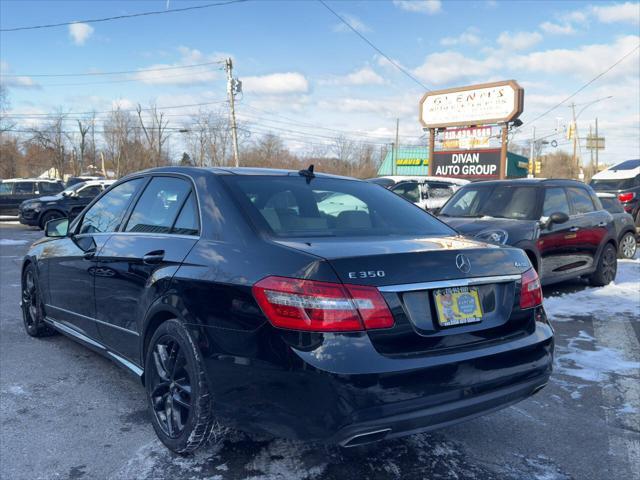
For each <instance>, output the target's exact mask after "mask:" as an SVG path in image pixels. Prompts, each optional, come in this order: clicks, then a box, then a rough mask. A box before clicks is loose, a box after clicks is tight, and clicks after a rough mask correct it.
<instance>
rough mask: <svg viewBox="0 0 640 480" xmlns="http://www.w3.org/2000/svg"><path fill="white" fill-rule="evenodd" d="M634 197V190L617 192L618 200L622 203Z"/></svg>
mask: <svg viewBox="0 0 640 480" xmlns="http://www.w3.org/2000/svg"><path fill="white" fill-rule="evenodd" d="M634 198H636V194H635V193H634V192H626V193H620V194H618V200H620V201H621V202H622V203H624V202H630V201H631V200H633V199H634Z"/></svg>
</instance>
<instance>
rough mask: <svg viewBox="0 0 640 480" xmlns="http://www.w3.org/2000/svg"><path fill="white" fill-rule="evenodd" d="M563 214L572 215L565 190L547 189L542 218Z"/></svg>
mask: <svg viewBox="0 0 640 480" xmlns="http://www.w3.org/2000/svg"><path fill="white" fill-rule="evenodd" d="M557 212H562V213H566V214H567V215H571V211H570V210H569V201H568V200H567V194H566V193H565V191H564V188H547V189H545V191H544V204H543V206H542V216H543V217H550V216H551V214H553V213H557Z"/></svg>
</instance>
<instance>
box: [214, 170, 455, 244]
mask: <svg viewBox="0 0 640 480" xmlns="http://www.w3.org/2000/svg"><path fill="white" fill-rule="evenodd" d="M221 178H223V181H225V182H226V183H227V184H228V185H229V187H230V189H231V191H232V192H233V194H234V195H235V197H236V199H237V200H238V201H239V202H240V203H241V204H242V205H243V207H244V209H245V211H246V212H247V213H248V215H249V217H250V218H251V220H252V222H253V224H254V225H255V226H256V228H257V229H258V230H260V231H262V232H266V233H268V234H270V235H273V236H277V237H283V238H294V237H305V238H306V237H343V236H344V237H346V236H359V237H373V236H442V235H455V232H454V231H453V230H452V229H451V228H449V227H447V226H446V225H445V224H443V223H442V222H440V221H439V220H437V219H435V218H434V217H432V216H431V215H429V214H428V213H426V212H425V211H423V210H420V209H419V208H417V207H416V206H414V205H412V204H410V203H408V202H406V201H405V200H403V199H402V198H400V197H398V196H397V195H395V194H393V193H391V192H390V191H388V190H386V189H383V188H380V187H379V186H377V185H374V184H371V183H368V182H360V181H355V180H342V179H333V178H321V177H316V178H313V179H311V181H310V182H308V183H307V180H306V179H305V178H304V177H301V176H288V177H276V176H240V175H238V176H232V175H230V176H225V177H221Z"/></svg>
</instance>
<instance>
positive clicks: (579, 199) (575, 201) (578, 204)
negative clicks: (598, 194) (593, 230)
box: [567, 187, 594, 215]
mask: <svg viewBox="0 0 640 480" xmlns="http://www.w3.org/2000/svg"><path fill="white" fill-rule="evenodd" d="M567 194H568V195H569V200H570V201H571V205H572V206H573V212H574V213H575V214H577V215H581V214H583V213H589V212H593V211H594V207H593V200H591V196H590V195H589V192H587V191H586V190H585V189H583V188H575V187H574V188H568V189H567Z"/></svg>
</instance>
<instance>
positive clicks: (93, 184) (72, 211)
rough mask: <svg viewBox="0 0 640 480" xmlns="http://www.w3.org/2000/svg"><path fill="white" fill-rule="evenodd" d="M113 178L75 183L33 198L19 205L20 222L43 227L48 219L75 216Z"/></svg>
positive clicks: (71, 217) (110, 182) (111, 181)
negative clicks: (58, 191) (50, 193)
mask: <svg viewBox="0 0 640 480" xmlns="http://www.w3.org/2000/svg"><path fill="white" fill-rule="evenodd" d="M114 181H115V180H91V181H88V182H81V183H75V184H73V185H71V186H70V187H67V188H66V189H64V190H63V191H62V192H60V193H58V194H56V195H52V196H46V197H39V198H34V199H32V200H27V201H25V202H22V204H21V205H20V211H19V214H18V215H19V218H20V223H23V224H25V225H32V226H34V227H40V228H44V226H45V225H46V224H47V222H48V221H49V220H53V219H56V218H63V217H69V218H70V219H73V218H75V216H76V215H78V214H79V213H80V212H81V211H82V210H83V209H84V207H86V206H87V205H89V203H91V200H93V199H94V198H95V197H97V196H98V195H100V194H101V193H102V192H103V191H104V190H105V189H106V188H107V187H108V186H109V185H111V184H112V183H113V182H114Z"/></svg>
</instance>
